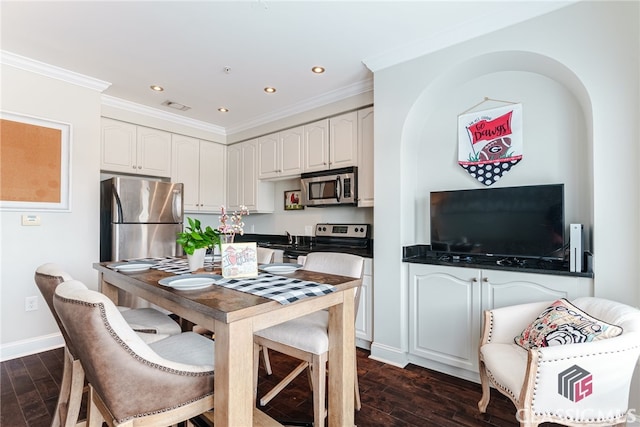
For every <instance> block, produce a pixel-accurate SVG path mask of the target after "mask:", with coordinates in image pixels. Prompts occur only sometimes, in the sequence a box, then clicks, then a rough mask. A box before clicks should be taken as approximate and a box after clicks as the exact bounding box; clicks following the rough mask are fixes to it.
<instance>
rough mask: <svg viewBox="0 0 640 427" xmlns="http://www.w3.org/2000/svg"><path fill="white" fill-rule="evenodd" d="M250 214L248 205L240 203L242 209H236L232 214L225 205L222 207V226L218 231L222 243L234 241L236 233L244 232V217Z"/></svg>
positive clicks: (220, 217) (241, 233) (220, 218)
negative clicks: (228, 212) (229, 213)
mask: <svg viewBox="0 0 640 427" xmlns="http://www.w3.org/2000/svg"><path fill="white" fill-rule="evenodd" d="M244 215H249V210H248V209H247V207H246V206H244V205H240V211H239V212H238V211H235V212H233V214H232V215H231V216H229V215H228V214H227V210H226V208H225V207H224V206H221V207H220V216H219V220H220V226H219V227H218V230H217V231H218V232H219V233H220V237H221V239H222V243H233V241H234V239H235V236H236V234H239V235H241V236H242V235H243V234H244V222H242V217H243V216H244Z"/></svg>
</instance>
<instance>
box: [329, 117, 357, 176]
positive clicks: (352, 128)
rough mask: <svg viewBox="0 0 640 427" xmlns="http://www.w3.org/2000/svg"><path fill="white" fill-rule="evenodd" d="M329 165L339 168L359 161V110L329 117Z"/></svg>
mask: <svg viewBox="0 0 640 427" xmlns="http://www.w3.org/2000/svg"><path fill="white" fill-rule="evenodd" d="M329 127H330V134H329V167H330V169H338V168H343V167H346V166H355V165H356V164H357V162H358V112H357V111H352V112H350V113H346V114H343V115H341V116H336V117H332V118H330V119H329Z"/></svg>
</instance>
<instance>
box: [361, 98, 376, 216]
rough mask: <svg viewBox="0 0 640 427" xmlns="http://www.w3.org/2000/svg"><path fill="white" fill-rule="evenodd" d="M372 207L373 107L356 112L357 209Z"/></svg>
mask: <svg viewBox="0 0 640 427" xmlns="http://www.w3.org/2000/svg"><path fill="white" fill-rule="evenodd" d="M371 206H373V107H369V108H365V109H362V110H358V207H361V208H362V207H371Z"/></svg>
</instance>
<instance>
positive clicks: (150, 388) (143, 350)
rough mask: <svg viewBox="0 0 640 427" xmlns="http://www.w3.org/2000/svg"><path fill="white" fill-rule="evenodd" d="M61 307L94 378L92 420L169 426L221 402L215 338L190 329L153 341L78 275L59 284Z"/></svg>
mask: <svg viewBox="0 0 640 427" xmlns="http://www.w3.org/2000/svg"><path fill="white" fill-rule="evenodd" d="M53 306H54V308H55V311H56V313H57V314H58V317H59V318H60V321H61V322H62V325H63V327H64V329H65V330H66V332H67V335H68V337H69V340H70V342H71V345H72V346H73V348H74V350H75V352H76V354H77V356H78V358H79V360H80V363H81V364H82V367H83V369H84V372H85V375H86V378H87V381H88V383H89V405H88V413H87V425H88V426H89V427H94V426H101V425H102V423H103V421H104V422H106V423H107V424H108V425H109V426H154V425H155V426H167V425H172V424H176V423H179V422H182V421H185V420H188V419H190V418H193V417H195V416H197V415H200V414H202V413H204V412H206V411H209V410H210V409H212V408H213V366H214V352H215V347H214V342H213V341H211V340H209V339H207V338H204V337H202V336H201V335H198V334H196V333H193V332H184V333H181V334H178V335H172V336H169V337H167V338H164V339H162V340H159V341H155V342H153V343H149V344H148V343H146V342H145V341H143V340H142V339H141V338H140V336H139V335H137V334H136V332H135V331H134V330H133V329H132V328H131V327H130V326H129V324H128V323H127V322H126V321H125V319H124V318H123V317H122V313H121V312H120V311H119V310H118V309H117V307H116V306H115V304H114V303H113V302H112V301H111V300H110V299H109V298H108V297H106V296H105V295H103V294H101V293H100V292H96V291H93V290H90V289H87V287H86V286H85V285H84V284H83V283H82V282H79V281H77V280H69V281H65V282H63V283H62V284H61V285H59V286H58V287H57V288H56V290H55V293H54V297H53Z"/></svg>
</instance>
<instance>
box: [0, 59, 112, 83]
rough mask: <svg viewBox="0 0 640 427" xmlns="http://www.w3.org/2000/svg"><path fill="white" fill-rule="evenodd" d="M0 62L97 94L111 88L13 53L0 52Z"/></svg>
mask: <svg viewBox="0 0 640 427" xmlns="http://www.w3.org/2000/svg"><path fill="white" fill-rule="evenodd" d="M0 62H1V63H2V64H5V65H9V66H11V67H15V68H20V69H22V70H25V71H30V72H32V73H36V74H40V75H43V76H46V77H51V78H53V79H57V80H62V81H64V82H67V83H71V84H74V85H77V86H82V87H86V88H87V89H91V90H95V91H97V92H104V91H105V90H106V89H107V88H108V87H109V86H111V83H109V82H105V81H104V80H99V79H95V78H93V77H89V76H85V75H84V74H79V73H75V72H73V71H69V70H65V69H64V68H60V67H56V66H54V65H50V64H45V63H44V62H40V61H36V60H34V59H31V58H27V57H24V56H20V55H16V54H15V53H11V52H8V51H6V50H0Z"/></svg>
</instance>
